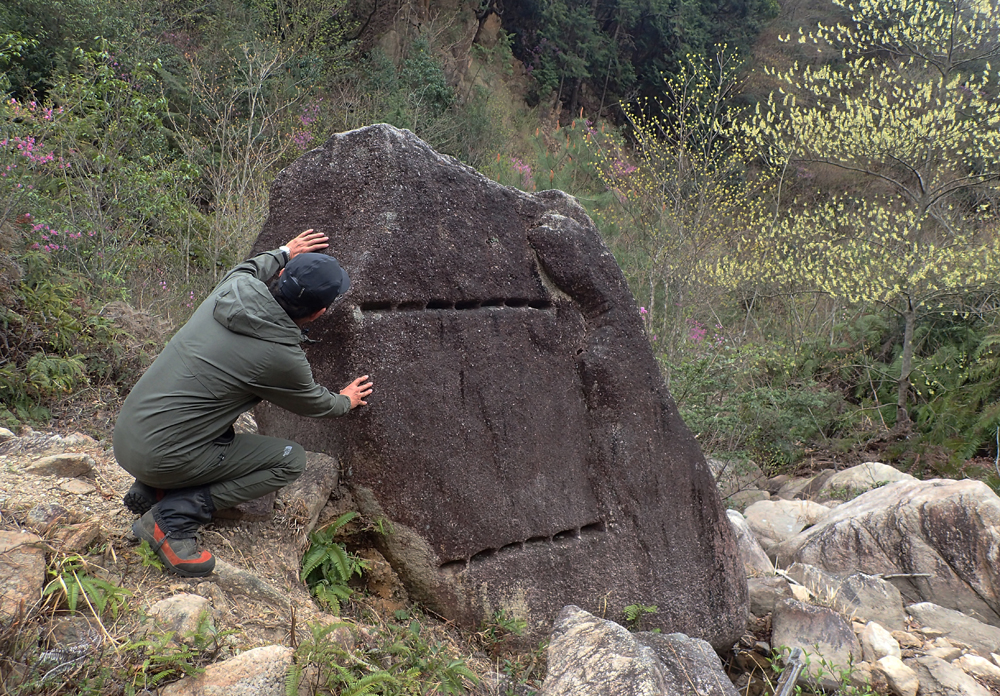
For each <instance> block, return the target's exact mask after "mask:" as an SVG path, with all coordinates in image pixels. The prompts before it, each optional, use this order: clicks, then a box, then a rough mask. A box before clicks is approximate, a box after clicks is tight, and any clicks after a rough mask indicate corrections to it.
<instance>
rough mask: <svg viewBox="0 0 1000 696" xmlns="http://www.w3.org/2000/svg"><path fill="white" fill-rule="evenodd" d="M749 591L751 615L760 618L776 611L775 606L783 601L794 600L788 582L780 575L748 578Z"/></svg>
mask: <svg viewBox="0 0 1000 696" xmlns="http://www.w3.org/2000/svg"><path fill="white" fill-rule="evenodd" d="M747 589H748V590H749V592H750V613H751V614H753V615H754V616H756V617H758V618H763V617H765V616H767V615H768V614H770V613H771V612H772V611H774V605H775V604H777V603H778V602H780V601H781V600H783V599H791V598H792V590H791V588H790V587H789V586H788V581H787V580H785V579H784V578H783V577H780V576H778V575H772V576H770V577H760V578H747Z"/></svg>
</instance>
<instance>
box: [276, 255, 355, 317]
mask: <svg viewBox="0 0 1000 696" xmlns="http://www.w3.org/2000/svg"><path fill="white" fill-rule="evenodd" d="M350 287H351V279H350V278H348V277H347V272H346V271H345V270H344V269H343V268H341V267H340V264H339V263H337V259H335V258H333V257H332V256H327V255H326V254H299V255H298V256H296V257H295V258H294V259H292V260H291V261H289V262H288V265H287V266H285V272H284V273H282V274H281V278H279V279H278V290H279V291H280V292H281V294H282V295H283V296H284V297H285V299H287V300H290V301H292V302H295V303H297V304H299V305H302V306H306V307H315V308H316V309H319V308H320V307H329V306H330V305H332V304H333V301H334V300H336V299H337V298H338V297H339V296H341V295H343V294H344V293H345V292H347V290H348V288H350Z"/></svg>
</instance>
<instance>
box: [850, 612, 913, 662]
mask: <svg viewBox="0 0 1000 696" xmlns="http://www.w3.org/2000/svg"><path fill="white" fill-rule="evenodd" d="M858 639H859V640H860V641H861V652H862V655H864V659H865V662H878V661H879V660H881V659H882V658H883V657H885V656H886V655H892V656H894V657H900V658H901V657H902V656H903V653H902V651H901V650H900V649H899V643H898V642H896V639H895V638H893V637H892V634H891V633H889V632H888V631H887V630H885V628H884V627H883V626H881V625H880V624H878V623H876V622H874V621H869V622H868V623H867V624H866V625H865V627H864V629H863V630H862V631H861V633H860V635H858Z"/></svg>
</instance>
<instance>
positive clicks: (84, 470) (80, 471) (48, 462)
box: [27, 452, 94, 477]
mask: <svg viewBox="0 0 1000 696" xmlns="http://www.w3.org/2000/svg"><path fill="white" fill-rule="evenodd" d="M93 469H94V459H93V457H91V456H89V455H87V454H84V453H82V452H66V453H65V454H53V455H50V456H48V457H40V458H38V459H37V460H35V461H34V462H32V463H31V464H30V465H29V466H28V468H27V471H28V473H30V474H39V475H43V476H65V477H73V476H83V475H84V474H89V473H90V472H91V471H92V470H93Z"/></svg>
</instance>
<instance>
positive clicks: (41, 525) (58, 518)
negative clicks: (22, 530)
mask: <svg viewBox="0 0 1000 696" xmlns="http://www.w3.org/2000/svg"><path fill="white" fill-rule="evenodd" d="M69 519H70V514H69V510H67V509H66V508H64V507H63V506H62V505H56V504H55V503H41V504H39V505H36V506H34V507H33V508H31V509H30V510H28V514H27V515H26V516H25V524H27V525H28V526H29V527H30V528H31V529H33V530H35V531H36V532H45V531H48V530H49V529H50V528H51V527H52V525H54V524H57V523H60V522H68V521H69Z"/></svg>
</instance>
